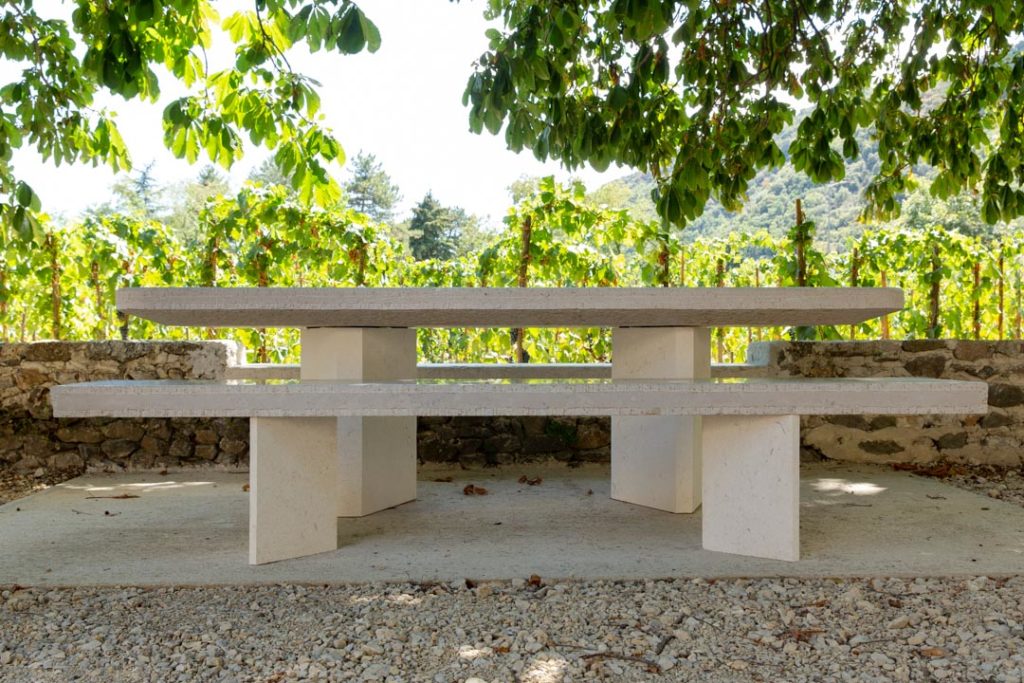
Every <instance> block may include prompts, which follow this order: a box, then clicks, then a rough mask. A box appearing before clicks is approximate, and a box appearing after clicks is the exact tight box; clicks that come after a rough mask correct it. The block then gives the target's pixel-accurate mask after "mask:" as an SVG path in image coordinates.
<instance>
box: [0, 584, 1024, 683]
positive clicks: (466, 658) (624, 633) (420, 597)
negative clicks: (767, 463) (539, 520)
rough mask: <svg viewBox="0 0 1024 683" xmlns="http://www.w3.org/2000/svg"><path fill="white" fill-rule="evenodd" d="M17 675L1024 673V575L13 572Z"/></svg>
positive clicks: (1, 616)
mask: <svg viewBox="0 0 1024 683" xmlns="http://www.w3.org/2000/svg"><path fill="white" fill-rule="evenodd" d="M2 596H3V597H2V600H0V622H2V623H3V625H4V627H3V629H2V631H0V678H2V679H3V680H4V681H33V682H35V681H67V680H82V681H161V682H163V681H196V680H235V681H264V682H269V681H275V682H277V681H291V680H298V679H314V680H352V681H395V682H397V681H458V682H460V683H461V682H472V683H480V682H481V681H524V682H533V683H541V682H555V681H558V682H561V681H574V680H581V679H587V680H611V681H621V680H645V681H646V680H650V681H690V680H693V681H698V680H700V681H705V680H715V681H717V680H725V681H890V680H895V681H933V680H950V681H1021V680H1022V676H1024V578H1020V577H1017V578H1010V579H1001V580H994V579H989V578H986V577H976V578H972V579H967V580H965V579H945V580H939V579H933V580H924V579H917V580H903V579H888V580H887V579H875V580H870V581H867V580H865V581H860V580H853V581H832V580H794V579H764V580H730V581H704V580H701V579H697V580H693V581H648V582H600V581H597V582H586V583H556V584H553V585H550V586H549V585H544V584H543V582H542V581H538V580H534V581H517V582H511V583H507V582H506V583H494V584H481V585H478V586H475V587H468V586H467V585H464V584H462V583H461V582H460V583H459V584H457V585H433V586H429V585H408V584H406V585H362V586H348V587H303V586H269V587H249V588H178V589H141V588H116V589H102V590H101V589H87V588H79V589H65V590H33V589H20V590H19V589H8V590H5V591H3V592H2Z"/></svg>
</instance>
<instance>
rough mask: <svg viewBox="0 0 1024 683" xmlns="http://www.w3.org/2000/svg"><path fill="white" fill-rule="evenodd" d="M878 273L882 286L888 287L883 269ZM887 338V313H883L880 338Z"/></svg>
mask: <svg viewBox="0 0 1024 683" xmlns="http://www.w3.org/2000/svg"><path fill="white" fill-rule="evenodd" d="M880 275H881V277H882V286H883V287H888V286H889V282H888V279H887V278H886V275H885V271H884V270H883V271H882V272H881V273H880ZM888 338H889V314H888V313H886V314H885V315H883V316H882V339H888Z"/></svg>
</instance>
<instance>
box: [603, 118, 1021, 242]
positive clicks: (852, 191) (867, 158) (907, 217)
mask: <svg viewBox="0 0 1024 683" xmlns="http://www.w3.org/2000/svg"><path fill="white" fill-rule="evenodd" d="M798 124H799V119H798V120H797V122H795V123H794V124H793V125H791V126H788V127H787V128H786V129H784V130H783V131H782V133H781V134H780V136H779V146H780V147H781V148H782V150H783V151H784V152H788V149H789V145H790V143H791V142H792V140H793V137H794V136H795V135H796V128H797V125H798ZM857 140H858V143H859V145H860V156H859V157H858V158H857V159H856V160H854V161H847V162H846V176H845V177H844V178H843V179H842V180H840V181H838V182H833V183H827V184H823V185H817V184H815V183H813V182H812V181H811V179H810V178H808V177H807V176H806V175H804V174H803V173H800V172H797V171H795V170H794V169H793V167H792V166H791V165H789V164H786V165H785V166H783V167H782V168H778V169H774V170H771V171H767V172H763V173H761V174H759V175H758V176H757V177H756V178H754V180H753V181H751V183H750V189H749V192H748V201H747V203H746V206H745V207H744V209H743V210H742V211H740V212H737V213H729V212H728V211H726V210H724V209H723V208H722V206H721V205H720V204H719V203H718V202H716V201H714V200H712V201H711V202H710V203H709V204H708V206H707V208H706V209H705V211H704V214H703V215H702V216H701V217H700V218H698V219H697V220H695V221H694V222H693V223H691V224H690V225H689V226H687V227H686V228H685V230H684V231H683V235H682V237H683V239H684V240H686V241H691V240H693V239H696V238H698V237H721V236H724V235H727V234H728V233H730V232H741V233H752V232H754V231H756V230H760V229H765V230H768V231H769V232H770V233H771V234H773V235H775V236H781V235H784V234H785V232H786V231H787V230H788V229H789V228H790V227H791V226H792V225H793V221H794V206H795V203H796V200H797V199H801V200H803V208H804V213H805V214H806V217H807V219H808V220H812V221H814V222H815V225H816V227H817V233H816V239H817V241H818V243H819V244H820V245H821V246H823V247H825V248H826V249H842V248H843V247H844V246H845V244H846V242H847V238H851V237H857V236H859V235H860V234H861V233H862V232H863V231H864V230H865V229H866V228H867V227H869V226H866V225H864V224H863V223H860V222H858V216H859V215H860V213H861V210H862V209H863V208H864V198H863V192H864V188H866V187H867V185H868V183H869V182H870V180H871V178H872V176H873V175H874V174H875V173H876V172H877V171H878V164H879V161H878V144H877V142H875V141H874V140H872V139H871V136H870V134H869V132H868V131H865V130H861V131H860V133H859V135H858V136H857ZM914 171H915V174H916V175H917V178H918V180H920V181H921V186H920V187H919V188H918V189H917V190H915V191H914V192H913V193H911V195H910V196H908V197H906V198H905V201H904V209H903V215H902V216H901V217H900V218H899V219H898V220H897V221H895V222H896V223H897V224H900V225H907V226H908V227H914V226H916V227H922V228H925V227H929V225H930V224H935V223H945V224H946V227H949V228H951V229H955V230H958V231H960V232H964V233H966V234H973V235H992V234H998V233H1000V232H1003V231H1005V230H1007V226H1005V225H996V226H989V225H986V224H985V223H984V221H982V220H981V216H980V207H979V203H978V201H977V200H976V199H975V198H974V197H973V196H971V195H969V194H965V195H963V196H959V197H954V198H951V199H950V200H948V201H942V200H939V199H936V198H934V197H932V196H931V195H930V193H929V192H928V189H927V188H928V185H929V183H930V181H931V179H932V178H933V177H934V176H935V173H936V172H935V170H934V169H933V168H930V167H928V166H923V165H922V166H919V167H917V168H915V169H914ZM653 188H654V181H653V180H652V179H651V177H650V176H648V175H645V174H641V173H633V174H630V175H628V176H626V177H624V178H621V179H618V180H614V181H612V182H610V183H607V184H605V185H603V186H601V187H600V188H598V189H597V190H596V191H595V192H593V193H592V194H591V200H592V201H595V202H597V203H599V204H607V205H608V206H609V207H610V208H625V209H629V211H630V213H631V214H632V215H633V217H634V218H637V219H640V220H657V214H656V212H655V210H654V203H653V201H652V200H651V190H652V189H653ZM1012 227H1014V228H1016V227H1017V223H1016V222H1015V224H1014V225H1013V226H1012Z"/></svg>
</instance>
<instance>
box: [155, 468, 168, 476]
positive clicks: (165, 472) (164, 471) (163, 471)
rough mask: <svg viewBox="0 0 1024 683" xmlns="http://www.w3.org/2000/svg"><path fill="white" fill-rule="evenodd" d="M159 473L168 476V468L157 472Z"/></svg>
mask: <svg viewBox="0 0 1024 683" xmlns="http://www.w3.org/2000/svg"><path fill="white" fill-rule="evenodd" d="M157 474H159V475H160V476H162V477H166V476H167V470H160V471H159V472H157Z"/></svg>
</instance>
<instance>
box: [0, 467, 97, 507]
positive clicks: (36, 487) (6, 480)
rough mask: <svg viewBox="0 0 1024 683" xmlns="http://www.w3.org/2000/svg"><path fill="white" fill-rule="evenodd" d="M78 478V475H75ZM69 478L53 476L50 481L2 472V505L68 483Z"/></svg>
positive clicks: (0, 480)
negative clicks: (55, 485) (64, 482)
mask: <svg viewBox="0 0 1024 683" xmlns="http://www.w3.org/2000/svg"><path fill="white" fill-rule="evenodd" d="M74 476H78V475H74ZM67 479H68V477H58V476H51V478H50V479H44V478H42V477H39V478H37V477H34V476H32V475H25V474H15V473H14V472H4V471H3V470H0V505H3V504H4V503H9V502H11V501H12V500H17V499H18V498H24V497H25V496H28V495H31V494H33V493H35V492H36V491H42V490H43V489H46V488H49V487H50V486H52V485H53V484H59V483H60V482H62V481H66V480H67Z"/></svg>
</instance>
